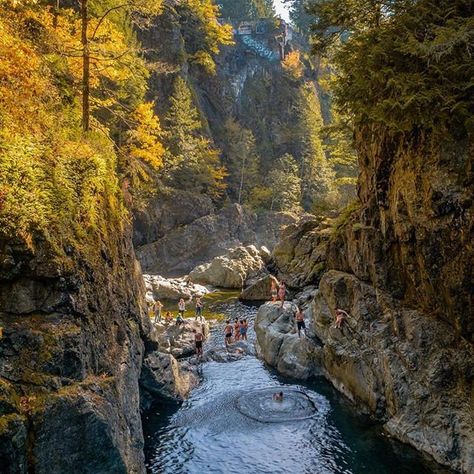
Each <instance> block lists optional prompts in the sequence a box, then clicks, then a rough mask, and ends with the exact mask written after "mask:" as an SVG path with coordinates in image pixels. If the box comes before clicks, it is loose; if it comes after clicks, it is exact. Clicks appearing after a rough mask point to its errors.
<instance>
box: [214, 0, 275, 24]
mask: <svg viewBox="0 0 474 474" xmlns="http://www.w3.org/2000/svg"><path fill="white" fill-rule="evenodd" d="M217 3H218V4H219V5H220V7H221V16H222V17H223V18H230V19H233V20H234V19H235V20H256V19H258V18H272V17H273V16H274V15H275V9H274V7H273V1H272V0H218V2H217Z"/></svg>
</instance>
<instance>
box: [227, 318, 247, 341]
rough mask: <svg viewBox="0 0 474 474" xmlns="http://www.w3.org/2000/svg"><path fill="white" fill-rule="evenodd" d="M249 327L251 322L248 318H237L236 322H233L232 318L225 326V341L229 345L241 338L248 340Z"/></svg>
mask: <svg viewBox="0 0 474 474" xmlns="http://www.w3.org/2000/svg"><path fill="white" fill-rule="evenodd" d="M248 328H249V323H248V322H247V320H246V319H240V320H239V319H238V318H236V319H235V321H234V324H232V323H231V321H230V319H228V320H227V321H226V326H225V328H224V335H225V336H224V342H225V345H226V346H228V345H229V344H232V343H233V342H238V341H240V340H242V341H246V340H247V331H248Z"/></svg>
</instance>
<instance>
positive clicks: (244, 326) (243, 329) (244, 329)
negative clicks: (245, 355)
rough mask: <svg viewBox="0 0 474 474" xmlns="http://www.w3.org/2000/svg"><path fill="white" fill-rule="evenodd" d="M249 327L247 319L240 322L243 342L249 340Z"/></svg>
mask: <svg viewBox="0 0 474 474" xmlns="http://www.w3.org/2000/svg"><path fill="white" fill-rule="evenodd" d="M248 327H249V325H248V323H247V320H246V319H244V320H243V321H240V338H241V339H242V341H246V340H247V330H248Z"/></svg>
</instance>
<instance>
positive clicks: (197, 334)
mask: <svg viewBox="0 0 474 474" xmlns="http://www.w3.org/2000/svg"><path fill="white" fill-rule="evenodd" d="M193 333H194V342H195V344H196V355H197V356H198V357H202V341H203V339H204V336H203V334H202V333H200V332H197V331H196V329H193Z"/></svg>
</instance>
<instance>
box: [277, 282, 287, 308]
mask: <svg viewBox="0 0 474 474" xmlns="http://www.w3.org/2000/svg"><path fill="white" fill-rule="evenodd" d="M285 296H286V284H285V282H284V281H282V282H281V283H280V288H279V289H278V297H279V298H280V301H281V308H282V309H283V305H284V304H285Z"/></svg>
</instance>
